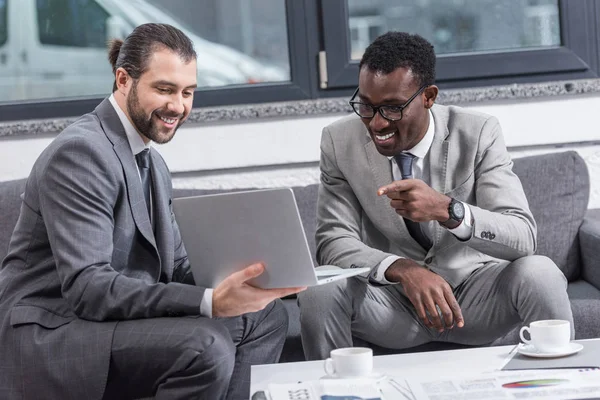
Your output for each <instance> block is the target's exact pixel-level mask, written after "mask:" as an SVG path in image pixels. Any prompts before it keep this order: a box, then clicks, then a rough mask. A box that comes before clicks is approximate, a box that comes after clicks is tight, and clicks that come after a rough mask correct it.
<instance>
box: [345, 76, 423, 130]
mask: <svg viewBox="0 0 600 400" xmlns="http://www.w3.org/2000/svg"><path fill="white" fill-rule="evenodd" d="M427 86H429V85H423V86H421V88H420V89H419V90H417V93H415V94H413V95H412V96H410V99H408V100H407V101H406V103H404V104H403V105H401V106H398V105H393V104H385V105H383V106H374V105H372V104H366V103H361V102H360V101H354V98H355V97H356V95H357V94H358V88H356V90H355V91H354V94H353V95H352V97H351V98H350V101H349V102H348V103H349V104H350V105H351V106H352V109H353V110H354V112H355V113H356V114H357V115H358V116H359V117H361V118H373V117H374V116H375V113H376V112H379V114H381V116H382V117H383V118H385V119H387V120H388V121H400V120H401V119H402V111H403V110H404V109H405V108H406V107H408V105H409V104H410V102H411V101H413V100H414V99H415V97H417V96H418V95H419V94H421V92H423V90H425V88H426V87H427Z"/></svg>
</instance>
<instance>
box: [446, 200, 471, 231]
mask: <svg viewBox="0 0 600 400" xmlns="http://www.w3.org/2000/svg"><path fill="white" fill-rule="evenodd" d="M461 203H462V205H463V206H464V207H465V217H464V218H463V220H462V222H461V223H460V225H459V226H457V227H456V228H454V229H448V230H449V231H450V232H451V233H452V234H453V235H454V236H456V237H457V238H459V239H460V240H468V239H469V238H470V237H471V236H472V235H473V224H472V223H471V218H473V217H472V214H471V209H470V208H469V205H468V204H466V203H463V202H462V201H461Z"/></svg>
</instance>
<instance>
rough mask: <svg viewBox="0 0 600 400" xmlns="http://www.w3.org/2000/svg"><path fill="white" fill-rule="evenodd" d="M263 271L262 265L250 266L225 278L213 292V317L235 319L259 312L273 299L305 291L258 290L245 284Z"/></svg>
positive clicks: (301, 289) (294, 288) (299, 289)
mask: <svg viewBox="0 0 600 400" xmlns="http://www.w3.org/2000/svg"><path fill="white" fill-rule="evenodd" d="M264 270H265V266H264V264H262V263H258V264H252V265H250V266H248V267H246V268H244V269H243V270H241V271H239V272H235V273H233V274H231V275H229V276H228V277H227V278H225V279H224V280H223V281H222V282H221V283H220V284H219V285H218V286H217V287H216V288H215V289H214V291H213V301H212V312H213V317H235V316H237V315H242V314H245V313H248V312H256V311H260V310H262V309H263V308H265V307H266V306H267V305H268V304H269V303H270V302H272V301H273V300H275V299H278V298H281V297H285V296H289V295H290V294H294V293H298V292H301V291H303V290H305V289H306V287H292V288H281V289H260V288H257V287H254V286H250V285H249V284H248V283H247V281H249V280H250V279H252V278H255V277H257V276H259V275H260V274H262V273H263V272H264Z"/></svg>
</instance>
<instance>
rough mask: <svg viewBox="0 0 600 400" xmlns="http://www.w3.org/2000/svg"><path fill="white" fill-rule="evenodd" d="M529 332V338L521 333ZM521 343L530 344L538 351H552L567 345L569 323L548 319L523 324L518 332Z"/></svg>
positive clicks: (569, 338)
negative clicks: (527, 324) (526, 324)
mask: <svg viewBox="0 0 600 400" xmlns="http://www.w3.org/2000/svg"><path fill="white" fill-rule="evenodd" d="M525 332H528V333H529V336H530V337H531V339H526V338H525V336H524V335H523V334H524V333H525ZM519 336H520V337H521V340H522V341H523V343H526V344H530V345H532V346H533V347H535V348H536V349H537V350H538V351H541V352H544V353H554V352H557V351H562V350H564V349H566V348H568V347H569V343H570V341H571V324H570V322H569V321H565V320H560V319H548V320H542V321H535V322H532V323H531V324H529V326H524V327H522V328H521V331H520V332H519Z"/></svg>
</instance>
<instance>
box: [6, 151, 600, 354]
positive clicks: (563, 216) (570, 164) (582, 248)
mask: <svg viewBox="0 0 600 400" xmlns="http://www.w3.org/2000/svg"><path fill="white" fill-rule="evenodd" d="M514 163H515V165H514V171H515V173H516V174H517V175H518V176H519V177H520V178H521V181H522V183H523V186H524V189H525V193H526V195H527V198H528V199H529V203H530V207H531V210H532V212H533V214H534V216H535V219H536V221H537V224H538V250H537V253H538V254H543V255H546V256H548V257H550V258H551V259H552V260H554V262H555V263H556V264H557V265H558V266H559V267H560V268H561V270H562V271H563V272H564V273H565V275H566V277H567V278H568V280H569V288H568V291H569V297H570V299H571V307H572V309H573V314H574V318H575V329H576V332H577V338H578V339H584V338H592V337H600V209H597V210H587V204H588V198H589V191H590V185H589V175H588V171H587V168H586V165H585V163H584V161H583V159H582V158H581V157H580V156H579V155H578V154H577V153H576V152H573V151H569V152H563V153H554V154H546V155H541V156H531V157H524V158H518V159H515V160H514ZM24 185H25V180H18V181H10V182H2V183H0V259H2V258H4V255H5V254H6V249H7V247H8V242H9V239H10V235H11V233H12V229H13V227H14V225H15V223H16V220H17V217H18V213H19V206H20V198H19V195H20V193H22V192H23V188H24ZM293 189H294V193H295V196H296V200H297V202H298V207H299V209H300V213H301V216H302V220H303V223H304V228H305V231H306V235H307V237H308V239H309V243H310V247H311V251H312V252H313V254H314V250H315V245H314V233H315V225H316V212H315V211H316V210H315V207H316V200H317V189H318V185H309V186H305V187H296V188H293ZM215 192H218V191H215V190H175V193H174V196H175V197H182V196H188V195H193V194H206V193H215ZM542 279H543V277H542ZM284 304H285V305H286V308H287V310H288V313H289V317H290V327H289V332H288V339H287V341H286V344H285V348H284V351H283V354H282V358H281V361H297V360H302V359H303V358H304V354H303V351H302V345H301V341H300V325H299V311H298V307H297V305H296V301H295V299H293V298H290V299H285V300H284ZM357 342H360V341H358V340H357ZM372 347H374V348H375V352H376V353H377V354H385V353H389V352H393V351H391V350H388V349H382V348H378V347H376V346H372ZM456 347H460V346H454V345H449V344H442V343H430V344H427V345H424V346H420V347H418V348H413V349H409V350H408V351H426V350H434V349H441V348H444V349H449V348H456Z"/></svg>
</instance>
